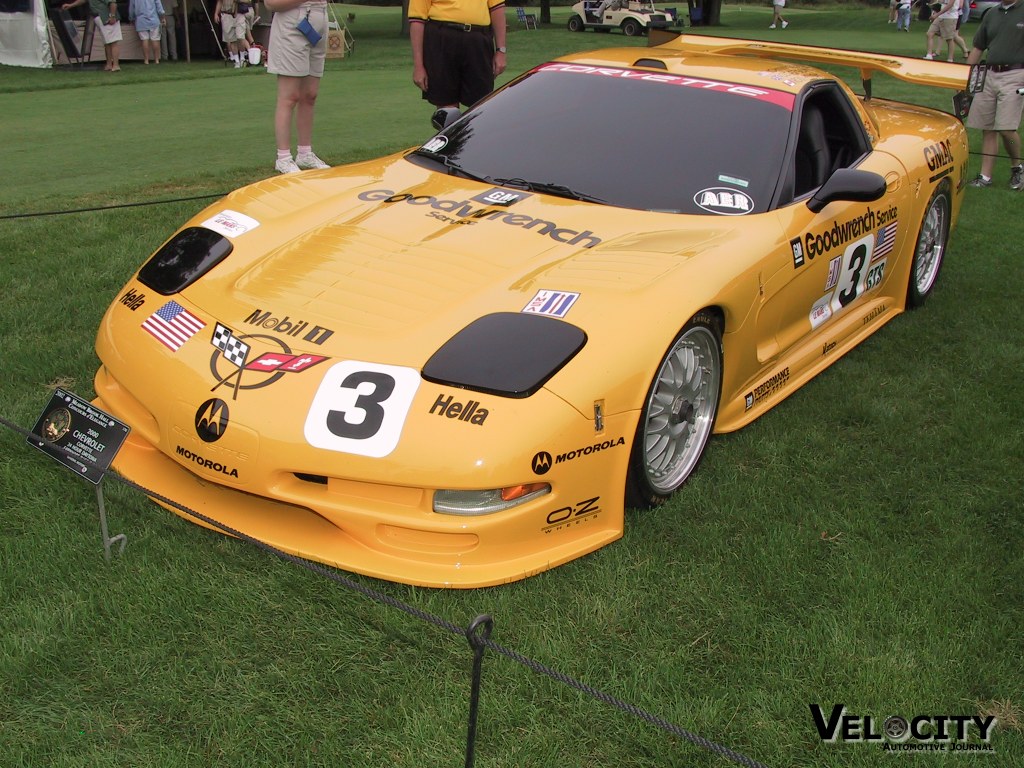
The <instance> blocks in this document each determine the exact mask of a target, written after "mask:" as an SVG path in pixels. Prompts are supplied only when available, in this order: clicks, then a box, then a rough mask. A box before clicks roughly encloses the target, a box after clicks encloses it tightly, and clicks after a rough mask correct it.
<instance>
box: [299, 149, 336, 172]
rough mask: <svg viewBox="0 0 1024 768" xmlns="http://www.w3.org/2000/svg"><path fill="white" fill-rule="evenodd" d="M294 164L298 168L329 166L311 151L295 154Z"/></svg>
mask: <svg viewBox="0 0 1024 768" xmlns="http://www.w3.org/2000/svg"><path fill="white" fill-rule="evenodd" d="M295 164H296V165H298V167H299V168H317V169H321V168H330V167H331V166H329V165H328V164H327V163H325V162H324V161H323V160H321V159H320V158H319V157H317V156H316V155H315V154H314V153H313V152H306V153H305V154H302V155H296V156H295Z"/></svg>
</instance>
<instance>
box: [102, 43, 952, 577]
mask: <svg viewBox="0 0 1024 768" xmlns="http://www.w3.org/2000/svg"><path fill="white" fill-rule="evenodd" d="M809 62H828V63H832V64H845V65H849V66H853V67H856V68H858V69H859V70H860V71H861V72H862V73H863V74H864V75H865V76H870V75H871V74H872V73H874V72H885V73H887V74H889V75H892V76H895V77H898V78H903V79H906V80H909V81H913V82H916V83H920V84H925V85H931V86H936V87H942V88H951V89H959V88H962V86H963V81H964V80H965V76H966V68H964V67H962V66H959V65H955V64H947V63H944V62H943V63H940V62H932V61H923V60H918V59H909V58H900V57H894V56H885V55H881V54H868V53H858V52H854V51H835V50H828V49H822V48H811V47H805V46H798V45H787V44H775V43H760V42H758V43H755V42H749V41H743V40H730V39H720V38H719V39H715V38H703V37H695V36H685V35H684V36H680V37H678V38H676V39H674V40H670V41H668V42H665V43H663V44H661V45H657V46H653V47H649V48H635V47H632V48H621V49H612V50H604V51H597V52H592V53H585V54H575V55H571V56H566V57H564V58H561V59H558V60H555V61H552V62H549V63H545V64H543V65H540V66H537V67H535V68H533V69H531V70H530V71H528V72H526V73H525V74H523V75H522V76H520V77H518V78H517V79H515V80H514V81H513V82H511V83H510V84H509V85H507V86H505V87H503V88H502V89H500V90H498V91H497V92H495V93H494V94H492V95H490V96H489V97H488V98H486V99H485V100H483V101H481V102H480V103H479V104H477V105H476V106H474V107H473V108H472V109H470V110H469V111H467V112H466V113H465V114H463V115H458V113H457V112H455V111H454V110H452V111H449V112H442V113H441V115H440V116H439V117H438V125H440V126H443V128H442V129H441V130H440V131H439V132H438V133H437V134H436V135H433V136H432V137H431V138H429V140H427V141H426V143H424V144H422V145H421V146H418V147H415V148H412V149H410V150H406V151H403V152H399V153H397V154H394V155H391V156H389V157H384V158H382V159H378V160H374V161H371V162H362V163H357V164H354V165H349V166H346V167H340V168H333V169H329V170H323V171H309V172H303V173H299V174H292V175H284V176H277V177H274V178H270V179H266V180H264V181H260V182H258V183H255V184H253V185H251V186H248V187H245V188H243V189H240V190H238V191H235V192H233V193H231V194H230V195H228V196H227V197H225V198H224V199H222V200H220V201H219V202H217V203H215V204H214V205H212V206H210V207H209V208H207V209H206V210H204V211H202V212H201V213H199V214H198V215H197V216H195V217H194V218H193V219H192V220H191V221H189V222H187V223H186V224H185V226H184V227H183V228H181V229H180V230H179V231H178V232H176V233H175V234H174V235H173V236H172V237H171V238H170V239H169V240H167V241H166V242H165V243H164V244H163V245H162V246H161V247H160V248H159V249H158V250H157V251H156V253H155V254H153V255H152V256H151V257H150V258H149V259H148V260H147V261H146V262H145V263H144V264H143V266H142V267H141V269H139V271H138V272H137V273H136V274H135V275H134V276H133V277H132V278H131V279H130V280H129V281H128V283H127V284H126V285H125V287H124V289H123V290H122V291H121V292H120V293H119V294H118V296H117V297H116V298H115V300H114V301H113V302H112V304H111V306H110V308H109V309H108V311H107V313H106V314H105V316H104V318H103V320H102V324H101V326H100V328H99V332H98V338H97V341H96V349H97V352H98V355H99V357H100V360H101V363H102V365H101V366H100V368H99V370H98V371H97V374H96V377H95V389H96V395H97V398H96V404H97V405H98V406H99V407H101V408H103V409H105V410H107V411H108V412H110V413H112V414H113V415H115V416H116V417H117V418H119V419H121V420H123V421H125V422H127V423H128V424H129V425H131V427H132V430H131V434H130V435H129V437H128V440H127V441H126V443H125V445H124V447H123V448H122V449H121V451H120V452H119V454H118V455H117V457H116V459H115V464H114V466H115V468H116V469H117V470H118V471H119V472H120V473H122V474H123V475H124V476H126V477H128V478H130V479H132V480H133V481H135V482H137V483H138V484H140V485H141V486H142V487H143V488H145V489H146V490H147V491H149V492H150V493H151V494H153V496H154V497H155V496H157V495H159V496H162V497H165V498H166V499H170V500H173V501H174V502H177V503H179V504H181V505H183V506H184V507H187V508H188V509H190V510H195V511H196V512H198V513H200V514H202V515H204V516H207V517H209V518H210V519H212V520H214V521H217V522H219V523H220V524H223V525H224V526H227V527H228V528H230V529H232V530H233V531H236V532H242V533H244V534H246V535H249V536H252V537H255V538H257V539H260V540H262V541H265V542H267V543H269V544H271V545H273V546H275V547H277V548H280V549H282V550H284V551H286V552H289V553H293V554H295V555H298V556H301V557H305V558H310V559H313V560H317V561H321V562H323V563H327V564H331V565H333V566H337V567H339V568H341V569H345V570H349V571H353V572H357V573H361V574H365V575H369V576H373V577H379V578H383V579H389V580H394V581H399V582H405V583H410V584H417V585H424V586H435V587H477V586H486V585H495V584H500V583H504V582H509V581H513V580H516V579H521V578H524V577H526V576H529V575H531V574H535V573H538V572H540V571H543V570H545V569H548V568H552V567H554V566H557V565H559V564H561V563H564V562H566V561H568V560H571V559H573V558H577V557H580V556H581V555H583V554H585V553H588V552H592V551H594V550H596V549H598V548H599V547H602V546H604V545H606V544H608V543H609V542H612V541H614V540H615V539H617V538H619V537H620V536H621V535H622V532H623V519H624V509H625V508H626V507H631V506H643V505H654V504H657V503H659V502H660V501H662V500H664V499H666V498H668V497H669V496H671V495H672V494H673V493H675V492H676V491H677V490H678V489H679V488H680V487H681V486H682V485H683V483H684V482H685V481H686V479H687V478H688V477H689V476H690V475H691V473H692V472H693V471H694V469H695V468H696V467H697V465H698V463H699V461H700V459H701V456H702V454H703V453H704V450H705V447H706V445H707V442H708V439H709V437H710V436H711V435H712V433H713V432H728V431H730V430H736V429H739V428H740V427H743V426H744V425H746V424H748V423H750V422H751V421H752V420H754V419H756V418H757V417H758V416H760V415H761V414H763V413H765V412H766V411H767V410H768V409H770V408H772V407H774V406H776V405H777V404H779V403H780V402H781V401H782V400H784V399H785V398H786V397H788V396H789V395H791V394H793V393H794V392H795V391H796V390H797V389H798V388H799V387H800V386H801V385H803V384H804V383H805V382H807V381H808V380H809V379H811V378H812V377H813V376H814V375H816V374H817V373H819V372H820V371H822V370H823V369H825V368H826V367H828V366H829V365H831V364H832V363H834V362H836V361H837V360H838V359H839V358H840V357H841V356H842V355H843V354H845V353H846V352H848V351H850V350H851V349H852V348H854V347H855V346H856V345H857V344H858V343H860V342H861V341H863V340H864V339H865V338H867V337H868V336H869V335H871V334H872V333H874V332H875V331H877V330H878V329H879V328H881V327H882V326H883V325H884V324H885V323H887V322H888V321H890V320H892V319H893V318H894V317H896V316H897V315H899V314H900V313H901V312H903V311H904V310H905V309H907V308H911V307H916V306H918V305H920V304H921V303H922V302H924V301H925V299H926V298H927V297H928V296H929V294H930V293H931V292H932V290H933V287H934V286H935V284H936V280H937V278H938V276H939V271H940V268H941V266H942V262H943V257H944V256H945V252H946V247H947V241H948V238H949V233H950V228H951V226H952V225H953V224H954V223H955V221H956V219H957V216H958V214H959V209H960V203H961V199H962V194H963V189H964V185H965V177H966V166H967V141H966V138H965V132H964V129H963V127H962V126H961V124H960V122H959V121H958V120H956V119H955V118H954V117H952V116H951V115H948V114H945V113H942V112H939V111H936V110H932V109H926V108H924V107H920V106H913V105H909V104H903V103H896V102H892V101H886V100H879V99H868V98H864V97H860V96H857V95H855V94H854V93H853V92H852V91H851V89H850V88H849V87H848V86H847V85H846V84H844V83H843V82H841V81H839V80H837V79H836V77H835V76H833V75H831V74H827V73H826V72H824V71H821V70H820V69H817V68H815V67H814V66H812V64H811V63H809ZM624 121H628V122H629V130H630V132H631V134H632V135H640V136H646V137H650V139H651V146H658V147H663V146H666V145H669V144H671V145H672V146H674V147H677V148H679V149H678V151H677V152H675V153H674V154H673V155H672V156H668V155H666V154H665V152H663V151H660V150H659V151H648V150H647V149H646V148H645V147H644V145H642V144H637V145H636V146H635V147H633V151H631V152H615V153H609V152H607V151H606V148H607V141H608V139H609V137H613V136H616V135H617V134H618V133H619V132H621V130H622V128H623V123H624ZM165 506H166V503H165ZM175 511H176V512H177V513H178V514H181V515H182V516H183V517H185V518H186V519H191V520H193V522H195V519H194V518H191V517H190V516H189V515H188V514H186V513H184V512H183V511H180V510H175ZM201 524H207V523H202V522H201ZM212 527H216V526H212Z"/></svg>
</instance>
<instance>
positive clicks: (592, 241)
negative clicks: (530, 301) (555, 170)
mask: <svg viewBox="0 0 1024 768" xmlns="http://www.w3.org/2000/svg"><path fill="white" fill-rule="evenodd" d="M359 199H360V200H363V201H365V202H380V203H386V204H392V203H406V204H407V205H418V206H425V207H427V208H431V209H433V211H442V212H444V213H448V214H451V215H452V216H450V217H443V218H444V219H445V220H448V219H450V220H452V221H460V220H461V221H462V222H465V223H473V222H474V221H500V222H502V223H503V224H507V225H509V226H512V227H521V228H523V229H529V230H533V231H535V232H536V233H537V234H539V235H547V236H548V237H550V238H551V239H552V240H554V241H556V242H559V243H565V244H566V245H578V246H580V247H581V248H593V247H594V246H595V245H600V244H601V238H599V237H597V236H596V235H595V234H594V233H593V232H591V231H590V230H589V229H585V230H583V231H582V232H578V231H576V230H575V229H567V228H565V227H560V226H558V224H556V223H555V222H553V221H548V220H546V219H535V218H533V217H532V216H525V215H523V214H517V213H511V212H510V211H503V210H498V209H495V208H486V207H485V208H477V207H475V206H474V205H473V204H472V203H471V202H470V201H468V200H443V199H440V198H437V197H434V196H433V195H413V194H410V193H408V192H398V193H396V192H392V191H391V190H389V189H372V190H369V191H367V192H360V193H359ZM430 215H433V213H431V214H430ZM452 217H454V218H452Z"/></svg>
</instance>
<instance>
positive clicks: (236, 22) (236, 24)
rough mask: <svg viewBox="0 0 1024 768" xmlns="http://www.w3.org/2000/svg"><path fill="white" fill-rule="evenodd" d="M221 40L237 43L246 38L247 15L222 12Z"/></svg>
mask: <svg viewBox="0 0 1024 768" xmlns="http://www.w3.org/2000/svg"><path fill="white" fill-rule="evenodd" d="M220 33H221V40H223V41H224V42H225V43H237V42H238V41H239V40H244V39H245V16H237V15H235V14H233V13H222V14H221V15H220Z"/></svg>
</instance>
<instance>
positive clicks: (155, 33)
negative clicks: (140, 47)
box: [136, 27, 160, 40]
mask: <svg viewBox="0 0 1024 768" xmlns="http://www.w3.org/2000/svg"><path fill="white" fill-rule="evenodd" d="M136 32H138V34H139V40H159V39H160V27H157V28H156V29H138V30H136Z"/></svg>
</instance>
